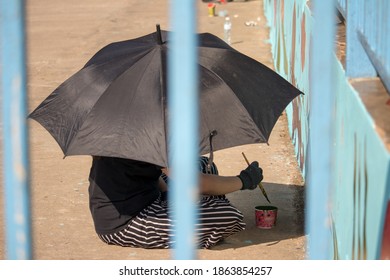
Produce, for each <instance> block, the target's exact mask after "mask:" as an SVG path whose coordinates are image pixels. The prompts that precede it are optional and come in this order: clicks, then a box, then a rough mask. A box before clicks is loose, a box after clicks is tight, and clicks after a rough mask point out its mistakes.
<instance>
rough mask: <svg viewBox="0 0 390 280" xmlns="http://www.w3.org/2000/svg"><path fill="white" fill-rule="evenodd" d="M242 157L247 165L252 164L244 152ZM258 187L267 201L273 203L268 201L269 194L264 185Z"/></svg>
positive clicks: (260, 184)
mask: <svg viewBox="0 0 390 280" xmlns="http://www.w3.org/2000/svg"><path fill="white" fill-rule="evenodd" d="M242 156H243V157H244V159H245V161H246V163H247V164H248V165H250V163H249V161H248V159H247V158H246V156H245V154H244V152H242ZM258 186H259V188H260V190H261V192H262V193H263V195H264V197H265V198H266V199H267V201H268V202H269V203H271V201H269V199H268V195H267V193H266V192H265V189H264V187H263V184H262V183H261V182H260V183H259V185H258Z"/></svg>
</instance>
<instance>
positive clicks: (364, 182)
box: [264, 0, 390, 259]
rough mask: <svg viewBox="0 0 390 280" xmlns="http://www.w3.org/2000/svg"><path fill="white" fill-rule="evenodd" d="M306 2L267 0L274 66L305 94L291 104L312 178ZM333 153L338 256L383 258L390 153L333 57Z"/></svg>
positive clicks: (302, 161) (293, 126)
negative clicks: (309, 155)
mask: <svg viewBox="0 0 390 280" xmlns="http://www.w3.org/2000/svg"><path fill="white" fill-rule="evenodd" d="M306 2H307V1H306V0H295V1H293V0H288V1H284V0H264V8H265V9H264V10H265V13H266V17H267V20H268V24H269V27H270V43H271V46H272V53H273V58H274V64H275V69H276V71H278V72H279V73H280V74H281V75H282V76H284V77H285V78H286V79H287V80H289V81H290V82H291V83H293V84H294V85H296V86H297V87H298V88H299V89H301V90H302V91H303V92H304V93H305V95H304V96H301V97H299V98H297V99H296V100H294V102H293V103H292V104H291V105H290V106H289V107H288V108H287V115H288V120H289V121H288V122H289V123H288V125H289V130H290V134H291V138H292V141H293V144H294V147H295V152H296V155H297V160H298V163H299V165H300V167H301V171H302V174H303V176H304V177H305V178H307V176H308V174H307V172H309V170H308V169H307V165H308V162H307V160H308V157H307V153H308V142H309V133H308V127H309V121H310V114H314V113H315V112H310V72H309V63H310V45H311V43H310V40H311V32H312V31H311V30H312V25H313V18H312V15H311V10H310V8H309V7H308V6H307V5H306ZM332 65H333V74H334V81H335V88H336V98H335V104H334V120H335V123H334V129H335V130H334V142H333V148H334V157H333V163H334V164H333V168H334V170H332V173H333V174H334V182H333V184H332V188H331V205H330V207H329V208H330V213H329V221H330V223H331V225H330V226H329V230H330V231H331V234H332V236H333V240H332V243H333V247H332V248H330V250H331V254H332V255H333V258H334V259H378V258H380V255H381V245H382V235H383V228H384V223H385V211H386V207H387V204H388V202H389V199H390V173H389V170H390V154H389V151H388V150H387V148H386V147H385V145H384V144H383V142H382V140H381V139H380V137H379V136H378V134H377V132H376V131H375V124H374V122H373V120H372V118H371V116H370V115H369V113H368V112H367V110H366V108H365V106H364V104H363V103H362V101H361V99H360V97H359V94H358V92H356V90H355V89H354V88H353V87H352V86H351V84H350V83H349V81H348V79H347V78H346V76H345V70H344V69H343V67H342V65H341V63H340V62H339V61H338V59H337V57H336V55H335V56H334V61H333V62H332Z"/></svg>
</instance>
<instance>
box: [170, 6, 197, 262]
mask: <svg viewBox="0 0 390 280" xmlns="http://www.w3.org/2000/svg"><path fill="white" fill-rule="evenodd" d="M170 11H171V12H170V13H171V14H170V20H171V28H172V33H171V35H170V38H169V41H170V44H171V45H170V46H171V49H170V52H169V53H168V55H169V57H168V67H169V68H168V94H169V97H168V102H169V104H168V105H169V110H170V116H171V119H170V120H169V124H170V140H171V141H169V151H170V157H169V158H170V168H171V173H172V180H171V183H172V185H171V186H170V188H171V192H170V199H169V200H170V203H171V209H173V211H172V215H173V219H174V230H175V231H176V235H175V238H174V242H175V243H174V244H175V245H174V256H173V257H174V259H181V260H184V259H194V258H195V257H196V255H195V249H196V241H195V236H194V233H195V220H196V214H197V208H196V200H197V198H198V197H197V193H198V192H197V186H198V180H199V179H198V172H199V169H198V168H197V162H198V156H199V155H198V145H199V141H198V88H197V85H198V83H197V80H198V79H197V66H196V65H197V63H196V62H197V39H196V36H195V30H196V5H195V1H194V0H185V1H184V0H173V1H172V2H171V7H170Z"/></svg>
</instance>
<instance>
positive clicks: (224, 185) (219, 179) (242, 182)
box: [163, 162, 263, 195]
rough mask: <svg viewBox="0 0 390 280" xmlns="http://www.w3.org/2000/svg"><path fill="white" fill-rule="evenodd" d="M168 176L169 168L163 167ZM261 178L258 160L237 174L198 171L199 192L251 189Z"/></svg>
mask: <svg viewBox="0 0 390 280" xmlns="http://www.w3.org/2000/svg"><path fill="white" fill-rule="evenodd" d="M163 172H164V173H165V174H166V175H167V176H169V170H167V169H163ZM261 180H263V170H262V169H261V168H260V167H259V164H258V162H252V163H251V164H250V165H249V166H248V167H247V168H246V169H244V170H242V171H241V172H240V175H238V176H220V175H214V174H204V173H199V192H200V193H201V194H206V195H222V194H228V193H231V192H235V191H238V190H253V189H255V188H256V187H257V184H259V183H260V182H261Z"/></svg>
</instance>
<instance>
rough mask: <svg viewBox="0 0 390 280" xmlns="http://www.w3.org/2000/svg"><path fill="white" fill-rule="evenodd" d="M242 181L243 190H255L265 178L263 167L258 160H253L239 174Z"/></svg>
mask: <svg viewBox="0 0 390 280" xmlns="http://www.w3.org/2000/svg"><path fill="white" fill-rule="evenodd" d="M237 177H238V178H240V179H241V181H242V188H241V189H242V190H254V189H256V187H257V185H258V184H259V183H260V182H261V180H263V169H261V168H260V167H259V163H258V162H257V161H254V162H252V163H251V164H250V165H249V166H248V167H247V168H246V169H245V170H242V171H241V173H240V175H238V176H237Z"/></svg>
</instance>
